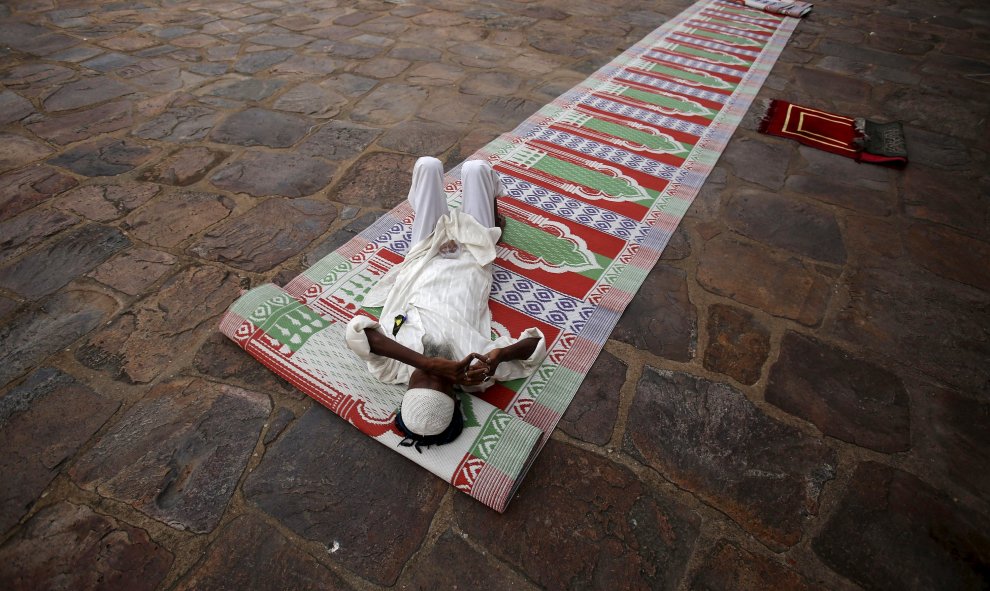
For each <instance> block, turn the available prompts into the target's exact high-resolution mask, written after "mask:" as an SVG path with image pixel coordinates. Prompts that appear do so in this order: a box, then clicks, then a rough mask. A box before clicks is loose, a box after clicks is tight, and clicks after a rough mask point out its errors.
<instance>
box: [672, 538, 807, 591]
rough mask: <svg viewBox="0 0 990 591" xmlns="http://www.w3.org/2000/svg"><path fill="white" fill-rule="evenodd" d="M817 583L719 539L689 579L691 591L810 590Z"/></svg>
mask: <svg viewBox="0 0 990 591" xmlns="http://www.w3.org/2000/svg"><path fill="white" fill-rule="evenodd" d="M815 588H816V587H815V586H814V585H812V584H811V583H809V582H808V580H807V579H805V578H804V577H802V576H801V575H799V574H798V573H796V572H794V571H792V570H791V569H789V568H787V567H786V566H784V565H782V564H780V563H778V562H775V561H773V560H771V559H769V558H766V557H764V556H758V555H756V554H753V553H752V552H748V551H746V550H743V549H741V548H739V547H738V546H736V545H735V544H733V543H732V542H729V541H728V540H719V541H718V543H717V544H716V545H715V548H714V549H713V550H712V551H711V553H710V554H709V555H708V556H707V557H706V558H705V561H704V562H703V563H702V565H701V567H700V568H699V569H698V573H697V574H696V575H695V577H694V579H693V580H692V581H691V589H692V591H724V590H726V589H738V590H740V591H742V590H744V589H764V590H766V591H785V590H788V591H812V590H813V589H815Z"/></svg>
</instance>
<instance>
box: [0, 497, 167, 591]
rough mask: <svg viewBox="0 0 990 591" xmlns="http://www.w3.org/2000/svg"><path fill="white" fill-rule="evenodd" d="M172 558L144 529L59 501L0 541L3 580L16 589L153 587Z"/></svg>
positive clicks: (149, 589) (136, 590) (141, 589)
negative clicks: (1, 545)
mask: <svg viewBox="0 0 990 591" xmlns="http://www.w3.org/2000/svg"><path fill="white" fill-rule="evenodd" d="M172 560H173V557H172V553H171V552H169V551H168V550H166V549H165V548H162V547H161V546H159V545H158V544H156V543H155V542H153V541H152V540H151V538H149V537H148V534H147V532H145V531H144V530H142V529H138V528H136V527H132V526H130V525H127V524H124V523H121V522H119V521H117V520H116V519H114V518H113V517H109V516H106V515H100V514H98V513H94V512H93V510H92V509H90V508H89V507H87V506H85V505H74V504H72V503H68V502H61V503H57V504H55V505H52V506H50V507H45V508H44V509H42V510H41V511H39V512H38V514H37V515H35V516H34V517H32V518H31V520H30V521H28V522H27V524H26V525H25V526H24V529H22V530H21V531H19V532H18V533H17V535H16V536H14V537H13V538H11V539H10V540H8V541H7V543H6V544H4V545H3V547H0V584H3V586H4V588H5V589H12V590H13V589H133V590H134V591H153V590H154V589H156V588H157V587H158V585H159V584H161V582H162V581H164V580H165V577H166V576H167V575H168V571H169V568H171V566H172Z"/></svg>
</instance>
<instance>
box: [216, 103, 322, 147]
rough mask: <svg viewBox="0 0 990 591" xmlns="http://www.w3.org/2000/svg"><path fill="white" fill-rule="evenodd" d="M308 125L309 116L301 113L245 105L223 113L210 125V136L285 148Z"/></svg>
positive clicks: (230, 142) (231, 142) (222, 141)
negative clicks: (224, 114) (287, 112)
mask: <svg viewBox="0 0 990 591" xmlns="http://www.w3.org/2000/svg"><path fill="white" fill-rule="evenodd" d="M309 127H310V122H309V120H307V119H303V118H302V117H295V116H293V115H286V114H284V113H276V112H275V111H269V110H267V109H247V110H246V111H241V112H239V113H234V114H233V115H231V116H230V117H227V119H226V120H224V121H223V122H222V123H221V124H220V125H218V126H216V127H215V128H214V129H213V132H212V133H210V139H212V140H213V141H216V142H221V143H224V144H237V145H240V146H269V147H272V148H287V147H289V146H291V145H292V144H294V143H296V142H297V141H299V139H300V138H302V136H304V135H306V132H307V131H308V130H309Z"/></svg>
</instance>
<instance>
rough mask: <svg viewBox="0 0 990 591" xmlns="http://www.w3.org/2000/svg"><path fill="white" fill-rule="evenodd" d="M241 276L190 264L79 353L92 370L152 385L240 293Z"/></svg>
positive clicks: (104, 330) (79, 356)
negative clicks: (239, 280) (103, 371)
mask: <svg viewBox="0 0 990 591" xmlns="http://www.w3.org/2000/svg"><path fill="white" fill-rule="evenodd" d="M238 292H239V288H238V285H237V278H236V277H233V276H232V275H230V274H229V273H227V272H225V271H222V270H220V269H217V268H216V267H210V266H198V267H189V268H187V269H185V270H184V271H182V272H181V273H178V274H177V275H175V276H173V277H172V278H170V279H169V280H167V281H166V282H165V283H164V284H163V285H162V286H161V287H160V288H159V289H158V290H157V291H156V292H154V293H152V294H151V295H149V296H148V297H147V298H145V299H144V300H142V301H141V302H139V303H138V304H136V305H134V306H133V307H132V308H131V309H130V310H129V311H128V312H127V313H125V314H123V315H121V316H118V317H117V318H116V319H114V321H113V322H111V323H110V324H109V325H108V326H107V327H106V328H104V329H103V330H101V331H100V332H98V333H96V334H95V335H94V336H93V337H92V338H90V339H89V340H88V341H87V342H86V344H85V345H83V346H82V347H80V349H79V350H78V351H77V352H76V358H77V359H78V360H79V361H80V362H81V363H82V364H83V365H85V366H87V367H90V368H92V369H98V370H105V371H108V372H110V373H111V374H112V375H113V376H114V377H115V378H118V379H123V380H126V381H129V382H132V383H142V384H143V383H147V382H150V381H152V380H153V379H155V378H156V377H157V376H158V375H159V374H161V373H162V372H164V371H167V370H169V364H170V363H171V361H172V359H174V358H175V355H176V351H185V350H189V349H191V348H192V347H194V346H195V344H196V343H198V342H199V340H200V339H201V338H202V335H203V333H204V332H207V331H209V330H212V329H214V328H215V327H214V326H213V325H212V324H210V322H211V321H213V320H214V319H216V318H217V317H218V316H219V315H220V314H221V313H223V312H224V311H225V310H226V309H227V306H229V305H230V303H231V302H233V301H234V300H235V299H236V298H237V295H238Z"/></svg>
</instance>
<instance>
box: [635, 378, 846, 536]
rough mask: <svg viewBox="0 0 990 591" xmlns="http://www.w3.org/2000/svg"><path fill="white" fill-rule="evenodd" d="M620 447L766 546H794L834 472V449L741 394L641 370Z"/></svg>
mask: <svg viewBox="0 0 990 591" xmlns="http://www.w3.org/2000/svg"><path fill="white" fill-rule="evenodd" d="M625 450H626V451H627V452H629V453H630V454H632V455H633V456H634V457H636V458H638V459H639V460H640V461H642V462H643V463H645V464H646V465H648V466H650V467H651V468H653V469H655V470H657V471H658V472H659V473H660V474H661V475H662V476H663V477H664V478H666V479H668V480H670V481H671V482H673V483H674V484H676V485H677V486H679V487H681V488H683V489H685V490H687V491H689V492H691V493H693V494H694V495H695V496H697V497H698V498H700V499H702V500H703V501H704V502H706V503H708V504H710V505H712V506H714V507H715V508H717V509H718V510H720V511H722V512H723V513H725V514H726V515H728V516H729V517H730V518H731V519H732V520H733V521H735V522H736V523H738V524H739V525H740V526H742V527H743V528H744V529H745V530H746V531H748V532H750V533H751V534H753V535H754V536H756V537H758V538H759V539H760V540H761V541H763V542H764V543H765V544H767V545H768V546H770V547H771V548H773V549H777V550H780V549H783V548H787V547H790V546H793V545H794V544H796V543H797V542H798V541H799V540H800V539H801V535H802V533H803V531H804V526H805V522H806V520H807V519H808V518H809V517H810V516H813V515H815V514H816V513H818V497H819V495H820V494H821V491H822V487H823V486H824V485H825V483H826V482H827V481H829V480H831V479H832V478H833V477H834V475H835V466H836V457H835V452H834V451H833V450H831V449H829V448H828V447H827V446H826V445H825V444H824V443H823V442H822V441H821V440H820V439H814V438H811V437H808V436H807V435H805V434H804V433H802V432H801V431H799V430H798V429H795V428H794V427H791V426H789V425H786V424H784V423H781V422H779V421H775V420H774V419H771V418H770V417H768V416H767V415H765V414H763V413H762V412H760V410H759V409H758V408H756V407H755V406H754V405H753V403H752V402H750V401H749V400H748V399H747V398H746V397H745V396H744V395H743V394H742V393H741V392H739V391H738V390H736V389H735V388H731V387H729V386H727V385H725V384H719V383H716V382H710V381H708V380H705V379H702V378H698V377H695V376H692V375H690V374H687V373H682V372H671V371H663V370H656V369H653V368H651V367H647V368H646V369H645V371H644V372H643V378H642V379H641V380H640V382H639V385H638V386H637V388H636V398H635V399H634V400H633V405H632V408H631V409H630V411H629V423H628V424H627V425H626V439H625Z"/></svg>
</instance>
